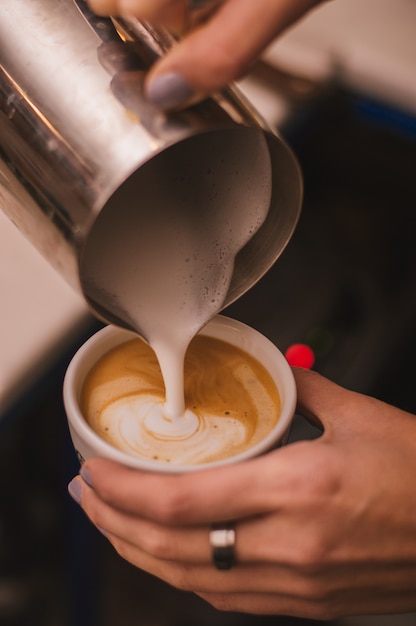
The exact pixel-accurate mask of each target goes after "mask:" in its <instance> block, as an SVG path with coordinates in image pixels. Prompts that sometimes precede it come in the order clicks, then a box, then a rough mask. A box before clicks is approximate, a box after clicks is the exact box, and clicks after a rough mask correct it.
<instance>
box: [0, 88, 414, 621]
mask: <svg viewBox="0 0 416 626" xmlns="http://www.w3.org/2000/svg"><path fill="white" fill-rule="evenodd" d="M281 130H282V134H284V135H285V136H286V138H287V139H288V141H289V143H290V144H291V145H292V147H293V148H294V151H295V152H296V154H297V155H298V158H299V161H300V163H301V166H302V169H303V173H304V179H305V201H304V208H303V213H302V217H301V220H300V223H299V226H298V228H297V231H296V233H295V236H294V237H293V240H292V241H291V243H290V244H289V246H288V248H287V250H286V251H285V252H284V254H283V255H282V257H281V258H280V260H279V261H278V262H277V264H276V265H275V266H274V267H273V268H272V270H271V271H270V272H269V273H268V274H267V276H266V277H265V278H264V279H263V280H262V281H260V283H259V284H258V285H257V286H256V287H254V288H253V289H252V290H251V291H250V292H249V293H248V294H246V295H245V296H244V297H242V298H241V299H240V300H239V301H238V302H237V303H235V304H234V305H232V306H231V307H230V308H229V309H228V310H227V311H226V313H227V314H229V315H231V316H232V317H236V318H238V319H240V320H243V321H245V322H247V323H248V324H250V325H252V326H254V327H256V328H257V329H259V330H260V331H261V332H263V333H264V334H266V335H267V336H268V337H269V338H270V339H272V340H273V341H274V342H275V343H276V344H277V345H278V347H279V348H280V349H281V350H283V351H284V350H286V348H287V347H289V346H290V345H291V344H293V343H297V342H304V343H306V344H308V345H310V346H311V347H312V349H313V350H314V352H315V355H316V364H315V369H316V370H317V371H319V372H321V373H322V374H324V375H326V376H328V377H329V378H331V379H333V380H335V381H336V382H338V383H340V384H342V385H344V386H347V387H349V388H351V389H355V390H357V391H360V392H364V393H368V394H372V395H375V396H377V397H378V398H381V399H383V400H386V401H387V402H389V403H392V404H394V405H396V406H399V407H402V408H403V409H406V410H408V411H411V412H416V395H415V391H414V389H415V384H414V380H415V374H416V371H415V365H414V353H415V349H416V332H415V331H416V296H415V294H416V246H415V241H416V236H415V235H416V232H415V231H416V199H415V198H416V176H415V165H416V122H415V120H414V119H412V118H411V117H409V116H407V115H406V114H404V113H400V112H398V111H397V110H390V109H389V108H388V107H383V106H380V105H378V104H376V103H374V102H372V101H370V100H366V99H364V98H362V97H360V96H358V95H356V94H354V93H351V92H348V91H344V90H343V89H342V88H339V87H337V86H331V87H330V88H329V89H327V90H326V91H325V93H321V94H320V96H319V98H318V99H317V100H316V102H315V103H314V104H313V105H312V106H308V107H307V109H306V110H304V109H302V108H300V109H299V110H298V111H297V113H296V119H292V120H288V121H287V124H286V125H284V127H283V128H282V129H281ZM97 326H98V325H97ZM95 328H96V325H95V323H93V322H92V325H91V328H90V329H88V334H91V333H92V332H93V331H94V330H95ZM84 339H85V337H80V338H79V344H81V343H82V342H83V340H84ZM76 348H77V345H74V346H73V347H72V349H71V351H70V354H65V355H64V356H63V357H62V355H59V358H58V357H57V359H56V363H55V364H54V366H53V367H52V368H51V370H50V371H49V372H48V373H47V375H45V376H44V378H43V381H42V383H41V384H39V385H37V388H36V391H33V392H32V393H31V394H29V395H28V396H27V397H25V398H23V399H22V402H21V403H20V404H19V406H17V407H14V408H13V410H12V411H10V413H9V414H8V415H7V416H6V418H5V419H4V420H2V422H1V424H0V466H1V469H0V471H1V473H0V476H1V478H0V480H1V494H2V500H1V507H0V625H1V626H12V625H13V626H26V625H27V626H29V625H30V626H84V625H85V626H87V625H88V626H110V625H111V626H112V625H114V624H122V625H123V626H130V625H131V626H133V624H134V625H137V624H141V625H142V626H188V625H189V626H191V625H192V626H195V625H196V624H198V625H199V626H205V625H207V626H208V625H209V626H262V625H263V624H264V625H265V626H266V625H269V624H270V625H272V624H273V625H275V626H278V625H280V624H282V625H285V626H286V625H287V626H290V625H291V624H308V623H313V622H308V621H304V620H296V619H290V618H286V617H284V618H279V617H252V616H244V615H233V614H223V613H220V612H218V611H216V610H214V609H212V608H210V607H209V606H208V605H207V604H205V603H203V602H202V601H201V600H199V599H198V598H196V597H195V596H193V595H192V594H188V593H183V592H179V591H176V590H174V589H171V588H170V587H169V586H167V585H165V584H164V583H161V582H159V581H157V580H155V579H153V578H152V577H150V576H148V575H146V574H143V573H141V572H140V571H138V570H136V569H135V568H133V567H132V566H130V565H129V564H128V563H126V562H124V561H123V560H122V559H121V558H120V557H118V556H117V555H116V554H115V553H114V552H113V550H112V548H111V547H110V546H109V545H108V543H107V542H106V540H105V539H104V538H103V537H102V536H101V535H100V534H99V533H98V532H97V531H96V530H95V529H93V528H92V527H91V526H90V524H89V522H88V521H87V520H86V519H85V518H84V515H83V514H82V512H81V511H80V510H79V509H78V507H77V506H76V505H75V504H74V503H73V502H72V501H71V499H70V498H69V496H68V495H67V492H66V485H67V483H68V482H69V480H70V479H71V478H72V477H73V476H74V475H75V474H76V473H77V471H78V465H77V461H76V459H75V455H74V453H73V451H72V448H71V444H70V442H69V436H68V432H67V428H66V420H65V416H64V411H63V408H62V402H61V388H62V377H63V373H64V371H65V367H66V365H67V363H68V360H69V359H70V357H71V355H72V353H73V352H74V351H75V350H76ZM313 435H314V433H313V432H311V431H310V429H309V428H308V427H306V426H305V425H304V423H303V422H302V421H301V420H300V421H298V422H297V423H296V428H295V434H294V435H293V437H294V438H299V437H309V436H313ZM340 623H341V622H340ZM342 623H343V624H344V622H342ZM345 623H347V622H345ZM348 623H349V622H348ZM351 623H352V622H351ZM355 623H357V624H358V622H354V624H355ZM362 623H364V622H362ZM365 623H367V622H365ZM371 623H373V622H371ZM375 623H377V624H382V623H383V624H384V623H387V622H384V621H382V619H380V620H379V621H377V622H375ZM400 623H401V622H400V620H399V619H398V618H397V619H396V618H395V619H394V621H391V624H392V625H393V624H394V626H396V625H399V624H400ZM403 623H404V622H403ZM406 623H410V622H406ZM415 623H416V622H415ZM360 624H361V622H360Z"/></svg>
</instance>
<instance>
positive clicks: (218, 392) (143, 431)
mask: <svg viewBox="0 0 416 626" xmlns="http://www.w3.org/2000/svg"><path fill="white" fill-rule="evenodd" d="M184 386H185V397H186V407H187V408H186V410H185V411H184V413H183V415H182V416H180V417H177V416H175V417H172V416H170V415H169V413H168V412H167V410H166V404H165V387H164V383H163V378H162V375H161V371H160V367H159V365H158V362H157V359H156V356H155V354H154V352H153V350H152V349H151V348H150V346H149V345H148V344H146V343H145V342H144V341H143V340H141V339H136V340H132V341H129V342H127V343H125V344H122V345H121V346H118V347H116V348H114V349H113V350H111V351H110V352H108V353H107V354H105V355H104V356H103V357H102V358H101V360H100V361H98V363H97V364H96V365H95V367H94V368H93V370H92V371H91V372H90V374H89V376H88V377H87V379H86V382H85V385H84V389H83V399H82V409H83V413H84V415H86V418H87V421H88V422H89V424H90V425H91V427H92V428H93V429H94V430H95V431H96V432H98V433H99V435H100V436H101V437H102V438H104V439H105V440H107V441H108V442H109V443H111V444H112V445H114V446H115V447H117V448H120V449H121V450H123V451H125V452H127V453H130V454H133V455H138V456H142V457H145V458H148V459H156V460H159V461H164V462H169V463H174V464H175V463H177V464H183V463H187V464H189V463H204V462H208V461H211V460H217V459H221V458H225V457H230V456H234V455H236V454H238V453H240V452H242V451H244V450H245V449H247V448H248V447H252V446H253V445H255V444H256V443H258V442H259V441H261V440H262V439H263V438H264V437H265V436H266V435H267V434H268V433H269V432H270V430H271V429H272V428H273V427H274V425H275V424H276V423H277V421H278V419H279V415H280V400H279V395H278V391H277V388H276V385H275V383H274V382H273V380H272V378H271V376H270V374H268V372H267V371H266V370H265V369H264V367H263V366H262V365H261V364H260V363H259V362H258V361H257V360H256V359H254V358H253V357H251V356H250V355H248V354H247V353H245V352H244V351H242V350H240V349H239V348H237V347H235V346H232V345H231V344H228V343H225V342H224V341H221V340H218V339H214V338H211V337H205V336H203V335H202V336H201V335H198V336H197V337H195V338H194V340H193V341H192V342H191V344H190V347H189V350H188V351H187V354H186V360H185V368H184ZM182 393H183V389H182ZM260 418H261V419H260Z"/></svg>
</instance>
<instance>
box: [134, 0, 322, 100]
mask: <svg viewBox="0 0 416 626" xmlns="http://www.w3.org/2000/svg"><path fill="white" fill-rule="evenodd" d="M313 5H316V0H289V1H288V0H256V1H255V2H254V1H253V0H224V2H223V3H222V4H220V6H219V7H218V9H217V10H216V11H215V12H213V13H212V14H211V15H210V17H209V18H208V19H207V20H206V21H205V22H204V23H203V24H200V25H199V26H197V27H196V28H195V29H193V30H192V31H191V32H190V33H189V34H188V35H187V36H185V37H184V38H183V39H182V41H181V42H179V43H178V44H177V45H176V46H175V47H174V48H173V49H172V50H170V51H169V52H168V53H167V54H166V56H165V57H163V58H162V59H161V60H160V61H158V62H157V63H156V64H155V65H154V66H153V67H152V69H151V70H150V72H149V74H148V76H147V79H146V93H147V97H148V98H149V100H150V101H151V102H152V103H153V104H154V105H156V106H158V107H159V108H161V109H171V108H175V107H178V106H181V105H183V104H186V103H188V102H189V101H192V100H194V99H195V100H196V99H200V98H202V97H204V96H206V95H208V94H210V93H213V92H215V91H218V90H220V89H222V88H223V87H225V86H226V85H227V84H228V83H229V82H231V81H233V80H235V79H238V78H239V77H240V76H242V75H243V74H244V73H245V72H246V71H247V70H248V68H249V67H250V66H251V65H252V63H253V62H254V61H255V60H256V59H257V58H258V57H259V55H260V54H261V53H262V51H263V50H264V49H265V48H266V46H267V45H268V44H269V43H270V42H271V41H272V40H273V39H274V38H275V37H276V35H278V34H279V33H280V32H281V31H283V30H284V29H285V28H287V27H288V26H289V25H290V24H292V23H293V22H294V21H295V20H296V19H298V18H299V17H300V16H301V15H302V14H303V13H305V12H306V11H307V10H308V9H309V8H311V7H312V6H313Z"/></svg>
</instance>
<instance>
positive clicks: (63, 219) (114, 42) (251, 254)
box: [0, 0, 302, 327]
mask: <svg viewBox="0 0 416 626" xmlns="http://www.w3.org/2000/svg"><path fill="white" fill-rule="evenodd" d="M169 45H172V40H171V39H170V38H169V36H168V35H167V34H166V33H162V32H160V31H154V30H153V29H152V28H151V27H150V26H148V25H147V24H143V23H140V22H139V21H137V20H127V19H123V20H122V19H112V20H110V19H104V18H98V17H95V16H94V15H93V14H91V13H90V12H89V11H88V9H87V6H86V4H85V2H84V0H80V1H79V2H74V1H73V0H1V2H0V208H1V209H2V210H3V211H4V212H5V213H6V214H7V215H8V216H9V217H10V219H11V220H12V221H13V222H14V223H15V224H16V226H17V227H18V228H19V229H20V230H21V232H22V233H23V234H24V235H25V236H26V237H27V238H28V239H29V240H30V241H31V242H32V243H33V244H34V245H35V246H36V247H37V248H38V250H39V251H40V252H41V253H42V254H43V255H44V256H45V257H46V259H47V260H48V261H49V262H50V263H51V264H52V265H53V266H54V267H55V268H56V269H57V270H58V271H59V272H60V273H61V274H62V276H63V277H64V278H65V279H66V280H67V281H68V282H69V283H70V284H71V285H72V286H73V287H74V288H75V289H77V290H79V291H80V292H81V293H83V295H84V296H85V298H86V300H87V302H88V303H89V305H90V307H91V309H92V310H93V312H94V313H95V314H97V315H98V316H99V317H101V318H103V319H104V320H105V321H108V322H114V323H117V324H119V325H122V326H126V327H128V326H129V322H128V320H127V319H126V316H125V315H124V313H123V312H122V311H121V310H120V309H119V307H118V304H117V297H116V294H114V293H109V291H108V289H107V288H106V284H105V282H106V278H105V275H104V276H103V275H102V274H100V272H99V271H97V274H96V275H95V273H94V272H95V268H96V267H99V265H100V257H101V256H102V255H111V249H109V247H108V242H109V234H108V233H107V239H106V241H100V235H99V234H96V224H97V223H98V222H99V221H100V219H101V216H102V215H103V214H108V215H111V216H112V222H111V223H112V224H115V225H117V229H114V230H117V235H116V233H115V232H114V237H115V236H119V237H121V238H122V237H123V230H124V231H125V232H127V231H128V230H129V215H131V214H132V211H133V212H134V214H135V215H136V217H137V216H139V218H140V219H142V218H143V221H147V222H149V221H151V220H152V219H154V220H159V221H160V220H163V219H164V214H163V211H162V212H161V210H159V209H158V210H155V207H154V200H153V198H154V196H155V195H157V194H155V192H156V190H157V192H158V194H159V195H160V193H161V190H162V191H163V193H164V195H165V197H166V198H168V199H169V202H167V203H166V207H165V209H163V210H164V211H166V212H167V211H169V213H170V214H171V213H173V214H178V215H180V217H181V219H182V220H187V219H198V215H199V214H198V212H201V215H202V213H203V214H204V219H205V220H209V218H210V215H211V211H213V207H214V206H216V203H217V204H218V202H219V201H220V202H221V203H222V205H224V207H226V204H227V201H228V198H230V202H233V203H240V204H241V206H243V205H244V203H247V202H248V200H247V198H248V197H251V198H252V197H257V196H258V197H260V196H261V197H262V198H263V197H264V193H263V192H262V186H264V171H265V170H266V169H267V168H269V169H270V175H271V181H272V185H271V193H270V195H269V196H268V197H267V199H266V200H262V201H267V203H268V205H269V206H268V209H269V210H268V215H267V218H266V220H265V222H264V223H263V225H262V226H261V227H260V228H259V230H258V231H257V232H256V234H255V235H254V236H253V238H252V239H251V240H250V241H249V243H248V244H247V245H245V246H244V248H243V249H242V250H241V251H240V252H239V254H238V255H237V257H236V261H235V269H234V274H233V278H232V281H231V285H230V288H229V291H228V294H227V298H226V301H225V302H224V305H227V304H229V303H230V302H232V301H233V300H235V299H236V298H237V297H238V296H239V295H241V294H242V293H243V292H245V291H246V290H247V289H248V288H249V287H250V286H252V285H253V284H254V283H255V282H256V281H257V280H258V279H259V278H260V277H261V276H262V275H263V274H264V273H265V272H266V271H267V270H268V269H269V267H270V266H271V265H272V264H273V263H274V261H275V260H276V259H277V257H278V256H279V255H280V253H281V252H282V250H283V248H284V247H285V245H286V243H287V242H288V240H289V239H290V237H291V234H292V232H293V230H294V228H295V225H296V222H297V219H298V216H299V211H300V204H301V195H302V182H301V176H300V172H299V168H298V165H297V163H296V159H295V158H294V157H293V155H292V153H291V151H290V150H289V149H288V148H287V146H286V145H285V143H284V142H283V141H282V140H281V139H280V138H279V137H277V136H276V135H275V134H274V133H272V132H270V131H269V129H267V128H266V125H265V124H264V122H263V121H262V120H261V118H260V116H259V115H258V114H257V113H256V112H255V111H254V110H252V108H251V107H250V106H249V105H248V104H247V103H246V102H245V101H244V99H243V98H242V97H241V96H240V95H239V94H238V92H237V91H236V89H235V88H233V87H230V88H229V89H226V90H225V91H224V92H223V93H221V94H217V95H216V96H215V97H213V98H209V99H206V100H205V101H203V102H201V103H199V104H197V105H194V106H191V107H189V108H187V109H186V110H182V111H178V112H174V113H169V114H165V113H161V112H160V111H157V110H156V109H154V108H153V107H152V106H151V105H150V104H149V103H148V102H147V101H146V99H145V98H144V96H143V92H142V82H143V76H144V74H145V72H146V70H147V69H148V68H149V67H150V65H151V64H152V63H153V62H154V60H155V59H156V58H157V57H158V56H160V55H162V54H164V52H165V51H166V48H167V47H168V46H169ZM208 178H209V188H208V182H207V180H208ZM179 180H183V181H185V183H184V184H183V186H182V187H183V188H180V187H178V181H179ZM257 187H258V190H257ZM213 190H215V193H214V191H213ZM253 190H254V195H253ZM248 191H249V193H248ZM257 191H258V194H257ZM250 194H251V195H250ZM262 194H263V195H262ZM218 198H220V200H218ZM140 219H139V222H140ZM97 232H99V231H97ZM110 236H111V233H110ZM154 245H155V246H156V245H157V241H155V242H154ZM132 253H134V254H136V255H137V262H138V263H145V262H146V259H145V258H141V256H140V254H141V251H140V249H137V250H134V251H132ZM119 269H120V268H119ZM120 271H122V268H121V269H120Z"/></svg>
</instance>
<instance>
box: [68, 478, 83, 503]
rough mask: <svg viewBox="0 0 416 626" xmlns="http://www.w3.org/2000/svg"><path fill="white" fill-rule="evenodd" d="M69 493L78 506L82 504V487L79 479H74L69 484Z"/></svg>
mask: <svg viewBox="0 0 416 626" xmlns="http://www.w3.org/2000/svg"><path fill="white" fill-rule="evenodd" d="M68 492H69V495H70V496H71V498H73V500H75V502H76V503H77V504H81V495H82V485H81V483H80V482H79V480H78V479H77V478H73V479H72V480H71V482H70V483H69V485H68Z"/></svg>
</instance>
